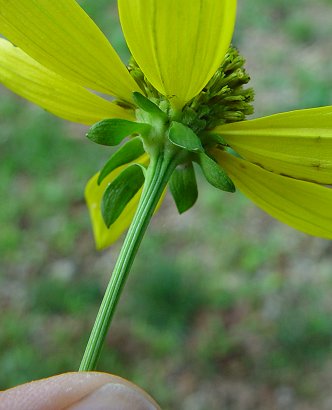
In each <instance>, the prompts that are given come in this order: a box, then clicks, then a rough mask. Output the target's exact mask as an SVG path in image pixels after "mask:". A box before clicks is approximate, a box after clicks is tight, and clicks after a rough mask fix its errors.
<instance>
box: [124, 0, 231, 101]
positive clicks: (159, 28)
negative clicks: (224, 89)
mask: <svg viewBox="0 0 332 410" xmlns="http://www.w3.org/2000/svg"><path fill="white" fill-rule="evenodd" d="M118 4H119V12H120V20H121V25H122V28H123V31H124V34H125V37H126V40H127V43H128V45H129V48H130V51H131V53H132V55H133V56H134V58H135V60H136V61H137V63H138V65H139V66H140V67H141V69H142V70H143V71H144V74H145V75H146V76H147V78H148V80H149V81H150V82H151V83H152V85H153V86H154V87H155V88H157V90H158V91H160V92H161V93H162V94H164V95H167V96H169V97H172V96H176V98H174V99H173V101H174V105H177V106H178V107H181V106H182V105H184V103H186V102H187V101H189V100H190V99H191V98H193V97H194V96H195V95H196V94H198V93H199V92H200V91H201V90H202V88H203V87H204V86H205V85H206V84H207V82H208V81H209V80H210V78H211V77H212V75H213V74H214V73H215V72H216V70H217V68H218V66H219V65H220V64H221V62H222V60H223V58H224V56H225V53H226V51H227V49H228V47H229V44H230V41H231V37H232V34H233V29H234V22H235V11H236V0H181V1H179V0H167V1H160V0H119V2H118Z"/></svg>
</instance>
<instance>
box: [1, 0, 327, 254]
mask: <svg viewBox="0 0 332 410" xmlns="http://www.w3.org/2000/svg"><path fill="white" fill-rule="evenodd" d="M118 5H119V14H120V20H121V25H122V28H123V31H124V35H125V38H126V41H127V44H128V47H129V49H130V51H131V54H132V57H133V59H132V61H131V62H130V64H129V65H128V67H126V66H125V65H124V64H123V63H122V62H121V60H120V58H119V57H118V55H117V54H116V52H115V51H114V49H113V48H112V46H111V44H110V43H109V42H108V40H107V39H106V38H105V36H104V35H103V34H102V33H101V31H100V30H99V29H98V28H97V26H96V25H95V24H94V23H93V21H92V20H91V19H90V18H89V17H88V16H87V14H86V13H85V12H84V11H83V10H82V9H81V8H80V6H79V5H78V4H77V2H76V1H75V0H57V1H56V2H53V1H50V0H20V2H17V1H15V0H0V28H1V34H2V35H4V36H5V37H6V38H7V39H8V40H9V41H8V40H5V39H0V60H1V64H0V81H1V82H2V83H4V84H5V85H6V86H7V87H8V88H10V89H12V90H13V91H14V92H16V93H18V94H20V95H22V96H23V97H25V98H27V99H29V100H31V101H33V102H34V103H36V104H39V105H40V106H42V107H43V108H45V109H46V110H48V111H50V112H52V113H54V114H55V115H58V116H60V117H62V118H65V119H67V120H70V121H75V122H79V123H82V124H86V125H92V124H95V123H97V124H96V125H94V126H93V127H92V128H91V130H90V132H89V133H88V136H89V137H90V139H92V140H94V141H96V142H99V143H103V144H105V145H117V144H118V143H120V142H121V141H122V140H123V138H125V137H126V136H129V137H130V139H129V141H128V142H127V143H126V144H124V145H123V146H122V147H121V148H120V150H119V151H117V152H116V153H115V154H114V155H113V156H112V157H111V158H110V160H109V162H108V163H107V164H106V165H105V167H104V168H103V170H102V171H101V173H100V174H97V175H96V176H95V177H93V178H92V179H91V180H90V181H89V183H88V185H87V189H86V198H87V202H88V205H89V209H90V214H91V217H92V221H93V226H94V233H95V238H96V242H97V246H98V247H99V248H102V247H105V246H107V245H109V244H111V243H112V242H114V241H115V240H116V239H117V238H118V236H119V235H120V234H121V233H122V232H123V231H124V230H125V229H126V228H127V226H128V225H129V223H130V221H131V219H132V217H133V214H134V212H135V209H136V206H137V202H138V199H139V196H140V190H141V186H142V181H143V180H144V178H143V179H142V175H141V174H140V173H141V169H142V167H143V168H144V167H146V166H147V164H148V163H149V161H150V159H151V158H152V159H153V156H154V154H155V152H156V151H158V150H159V151H160V150H165V151H167V150H169V149H173V150H177V154H178V153H180V154H181V155H180V154H179V158H180V160H179V162H178V167H177V169H176V170H175V171H174V175H173V176H172V178H171V180H170V188H171V192H172V194H173V197H174V199H175V201H176V204H177V207H178V209H179V211H180V212H183V211H185V210H187V209H189V208H190V207H191V206H192V205H193V204H194V202H195V200H196V197H197V187H196V181H195V171H194V168H193V165H192V163H193V162H196V163H198V164H199V165H200V166H201V168H202V170H203V173H204V174H205V176H206V179H207V180H208V181H209V182H210V183H211V184H212V185H214V186H216V187H217V188H220V189H223V190H226V191H231V192H232V191H234V190H235V187H234V184H235V186H236V187H238V188H239V189H240V190H241V191H243V192H244V193H245V194H246V195H247V196H249V197H250V198H251V199H252V200H253V201H254V202H256V203H257V204H258V205H259V206H261V207H262V208H263V209H264V210H266V211H267V212H269V213H270V214H271V215H273V216H275V217H276V218H278V219H280V220H282V221H283V222H286V223H288V224H290V225H291V226H294V227H295V228H298V229H300V230H302V231H304V232H307V233H309V234H313V235H317V236H322V237H326V238H331V237H332V220H331V217H330V212H329V208H330V203H331V200H332V191H331V190H330V189H329V188H327V187H325V186H324V185H329V184H331V183H332V177H331V175H332V174H331V168H332V160H331V154H332V150H331V148H332V147H331V142H330V141H332V139H331V138H332V131H331V128H332V108H331V107H324V108H317V109H311V110H302V111H294V112H290V113H285V114H278V115H275V116H270V117H266V118H262V119H258V120H250V121H243V120H244V119H245V116H246V115H247V114H250V113H251V112H252V108H251V104H250V103H251V101H252V99H253V92H252V90H250V89H244V88H243V86H244V85H245V84H246V83H247V82H248V81H249V77H248V76H247V74H246V72H245V70H244V69H243V63H244V61H243V59H242V57H241V56H239V55H238V53H237V51H236V50H235V49H233V48H231V47H230V41H231V38H232V34H233V28H234V22H235V10H236V0H181V1H178V0H167V1H160V0H118ZM12 43H13V44H15V46H13V45H12ZM90 90H94V91H97V92H99V93H104V94H110V95H113V96H114V97H115V100H114V101H112V102H110V101H108V100H106V99H104V98H102V97H101V96H99V95H97V94H96V93H93V92H91V91H90ZM170 147H171V148H170ZM174 147H175V148H174ZM234 151H235V152H236V153H237V154H238V155H234ZM182 154H183V155H182ZM239 156H240V157H241V158H239ZM134 164H138V165H139V166H135V167H134V168H133V167H132V166H133V165H134ZM129 169H130V170H131V171H128V170H129ZM125 177H127V178H128V180H129V179H130V181H129V182H128V184H127V186H126V188H125V189H124V190H123V191H124V192H123V195H122V196H123V197H125V198H126V199H125V200H123V199H121V198H120V199H119V200H118V199H117V198H118V197H117V196H115V198H114V195H113V196H112V195H111V194H113V193H114V192H119V187H121V184H122V185H126V179H125ZM120 182H121V184H120ZM101 203H102V204H103V207H104V208H105V207H106V213H108V216H107V217H106V220H105V213H104V215H103V211H102V209H101ZM110 204H112V206H113V208H114V204H116V207H115V208H116V212H113V211H111V212H110V213H109V211H110Z"/></svg>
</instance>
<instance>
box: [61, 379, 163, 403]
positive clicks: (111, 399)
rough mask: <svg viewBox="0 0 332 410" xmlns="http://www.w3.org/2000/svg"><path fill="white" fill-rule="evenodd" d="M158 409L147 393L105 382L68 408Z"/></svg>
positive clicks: (119, 384) (123, 385)
mask: <svg viewBox="0 0 332 410" xmlns="http://www.w3.org/2000/svg"><path fill="white" fill-rule="evenodd" d="M91 409H93V410H160V408H159V407H158V406H157V405H156V404H155V403H154V402H153V401H152V399H150V397H149V396H148V395H145V394H144V393H143V392H142V393H141V392H140V391H139V390H136V389H134V388H131V387H130V386H127V385H125V384H121V383H107V384H105V385H104V386H102V387H100V388H99V389H98V390H95V391H94V392H93V393H91V394H89V395H88V396H86V397H84V398H83V399H82V400H81V401H79V402H78V403H75V404H74V405H72V406H70V407H69V408H68V410H91Z"/></svg>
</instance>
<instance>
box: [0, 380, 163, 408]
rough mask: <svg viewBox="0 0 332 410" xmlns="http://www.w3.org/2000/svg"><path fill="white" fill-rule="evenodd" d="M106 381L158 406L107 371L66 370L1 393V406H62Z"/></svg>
mask: <svg viewBox="0 0 332 410" xmlns="http://www.w3.org/2000/svg"><path fill="white" fill-rule="evenodd" d="M107 383H120V384H124V385H126V386H128V387H130V388H132V389H135V390H137V391H138V392H139V393H140V394H142V395H143V396H144V397H146V398H147V400H150V401H151V402H152V403H154V404H155V406H156V408H159V406H158V405H157V404H156V403H155V402H154V400H153V399H152V398H151V397H150V396H149V395H148V394H147V393H146V392H144V391H143V390H142V389H140V388H139V387H138V386H136V385H134V384H132V383H130V382H128V381H127V380H125V379H122V378H121V377H118V376H113V375H110V374H107V373H99V372H77V373H65V374H61V375H58V376H54V377H49V378H47V379H42V380H37V381H34V382H30V383H27V384H23V385H20V386H17V387H14V388H12V389H9V390H5V391H3V392H1V393H0V410H9V409H11V410H64V409H66V408H68V407H69V406H71V405H73V404H75V403H76V402H78V401H80V400H82V399H83V398H84V397H85V396H88V395H89V394H91V393H93V392H94V391H95V390H97V389H99V388H100V387H102V386H103V385H105V384H107Z"/></svg>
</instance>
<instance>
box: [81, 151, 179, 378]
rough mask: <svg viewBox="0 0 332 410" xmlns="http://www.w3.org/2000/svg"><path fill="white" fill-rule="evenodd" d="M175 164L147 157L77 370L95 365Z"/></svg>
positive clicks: (162, 156) (172, 160)
mask: <svg viewBox="0 0 332 410" xmlns="http://www.w3.org/2000/svg"><path fill="white" fill-rule="evenodd" d="M176 165H177V160H176V155H173V156H171V155H167V154H166V155H165V152H162V153H160V154H159V156H157V157H156V158H154V157H152V158H151V162H150V164H149V167H148V169H147V172H146V180H145V184H144V187H143V192H142V195H141V198H140V201H139V204H138V207H137V210H136V213H135V216H134V218H133V221H132V223H131V225H130V227H129V230H128V233H127V235H126V238H125V240H124V243H123V245H122V248H121V251H120V253H119V256H118V259H117V262H116V264H115V267H114V270H113V273H112V275H111V278H110V281H109V284H108V286H107V288H106V291H105V294H104V297H103V300H102V302H101V305H100V308H99V312H98V314H97V317H96V320H95V323H94V326H93V328H92V331H91V334H90V338H89V341H88V343H87V346H86V349H85V352H84V355H83V358H82V361H81V364H80V367H79V371H91V370H94V369H95V368H96V366H97V362H98V359H99V356H100V353H101V350H102V347H103V344H104V340H105V338H106V336H107V332H108V329H109V326H110V323H111V320H112V318H113V315H114V312H115V309H116V306H117V303H118V301H119V298H120V294H121V291H122V289H123V287H124V284H125V282H126V279H127V277H128V274H129V271H130V268H131V266H132V264H133V262H134V259H135V256H136V254H137V251H138V248H139V245H140V243H141V241H142V239H143V236H144V233H145V231H146V229H147V227H148V225H149V222H150V220H151V218H152V216H153V214H154V211H155V210H156V207H157V205H158V202H159V200H160V198H161V196H162V194H163V192H164V189H165V188H166V185H167V183H168V181H169V179H170V177H171V175H172V173H173V171H174V169H175V167H176Z"/></svg>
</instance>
